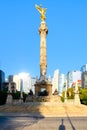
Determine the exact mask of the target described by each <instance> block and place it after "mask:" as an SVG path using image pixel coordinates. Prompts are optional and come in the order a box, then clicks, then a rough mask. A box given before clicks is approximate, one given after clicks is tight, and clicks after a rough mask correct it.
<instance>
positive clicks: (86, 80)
mask: <svg viewBox="0 0 87 130" xmlns="http://www.w3.org/2000/svg"><path fill="white" fill-rule="evenodd" d="M82 88H87V71H85V72H83V73H82Z"/></svg>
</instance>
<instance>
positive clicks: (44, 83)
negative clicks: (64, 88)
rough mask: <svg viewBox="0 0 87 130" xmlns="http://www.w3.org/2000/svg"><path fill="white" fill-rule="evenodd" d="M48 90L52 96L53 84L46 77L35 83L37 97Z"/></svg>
mask: <svg viewBox="0 0 87 130" xmlns="http://www.w3.org/2000/svg"><path fill="white" fill-rule="evenodd" d="M42 90H46V92H47V93H48V96H50V95H52V84H51V83H50V81H49V80H47V79H45V78H44V76H43V77H41V78H40V79H38V80H37V81H36V83H35V95H36V96H38V94H39V92H41V91H42Z"/></svg>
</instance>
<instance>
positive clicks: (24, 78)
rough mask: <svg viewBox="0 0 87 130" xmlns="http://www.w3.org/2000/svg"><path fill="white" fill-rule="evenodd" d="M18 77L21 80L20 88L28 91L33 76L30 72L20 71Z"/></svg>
mask: <svg viewBox="0 0 87 130" xmlns="http://www.w3.org/2000/svg"><path fill="white" fill-rule="evenodd" d="M18 77H19V79H20V81H21V84H20V89H21V90H22V91H23V92H25V93H28V92H29V90H30V89H31V77H30V75H29V73H19V74H18Z"/></svg>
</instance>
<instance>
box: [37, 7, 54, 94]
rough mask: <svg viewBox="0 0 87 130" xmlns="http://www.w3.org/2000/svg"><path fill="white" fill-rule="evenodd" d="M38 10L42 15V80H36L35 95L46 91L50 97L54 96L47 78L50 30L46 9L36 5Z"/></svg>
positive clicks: (40, 31)
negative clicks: (47, 50)
mask: <svg viewBox="0 0 87 130" xmlns="http://www.w3.org/2000/svg"><path fill="white" fill-rule="evenodd" d="M35 7H36V9H37V10H38V11H39V13H40V14H41V17H40V18H41V23H40V27H39V34H40V78H39V79H37V80H36V83H35V95H39V93H40V92H41V91H43V89H45V90H46V91H47V93H48V95H52V84H51V82H50V81H49V79H48V78H47V76H46V70H47V55H46V36H47V33H48V28H47V26H46V22H45V19H46V16H45V13H46V8H42V7H41V6H38V5H35Z"/></svg>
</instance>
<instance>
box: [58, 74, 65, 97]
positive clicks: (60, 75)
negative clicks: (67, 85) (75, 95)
mask: <svg viewBox="0 0 87 130" xmlns="http://www.w3.org/2000/svg"><path fill="white" fill-rule="evenodd" d="M64 82H65V75H64V74H62V73H60V74H59V87H58V92H59V95H62V92H63V88H64Z"/></svg>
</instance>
